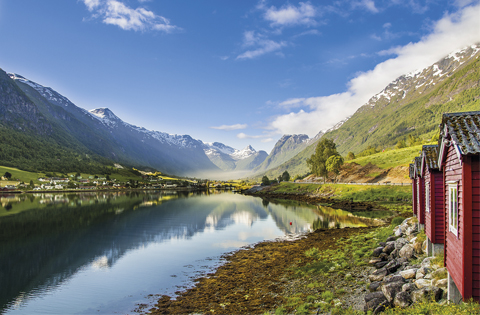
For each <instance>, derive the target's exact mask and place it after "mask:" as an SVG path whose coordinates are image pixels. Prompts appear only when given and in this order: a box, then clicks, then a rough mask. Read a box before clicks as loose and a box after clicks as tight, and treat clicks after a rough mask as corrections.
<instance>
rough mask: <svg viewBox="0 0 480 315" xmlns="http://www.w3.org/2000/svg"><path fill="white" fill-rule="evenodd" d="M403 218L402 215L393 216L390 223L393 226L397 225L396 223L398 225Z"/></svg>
mask: <svg viewBox="0 0 480 315" xmlns="http://www.w3.org/2000/svg"><path fill="white" fill-rule="evenodd" d="M403 220H405V218H403V217H395V218H393V220H392V223H391V225H392V226H393V227H395V226H397V225H400V224H402V222H403Z"/></svg>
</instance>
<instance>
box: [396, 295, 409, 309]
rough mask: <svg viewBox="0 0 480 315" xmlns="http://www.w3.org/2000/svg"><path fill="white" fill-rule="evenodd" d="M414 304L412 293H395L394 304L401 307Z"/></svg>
mask: <svg viewBox="0 0 480 315" xmlns="http://www.w3.org/2000/svg"><path fill="white" fill-rule="evenodd" d="M410 304H412V298H411V297H410V293H409V292H407V291H402V292H399V293H397V295H395V298H394V299H393V305H395V306H397V307H401V308H405V307H408V306H410Z"/></svg>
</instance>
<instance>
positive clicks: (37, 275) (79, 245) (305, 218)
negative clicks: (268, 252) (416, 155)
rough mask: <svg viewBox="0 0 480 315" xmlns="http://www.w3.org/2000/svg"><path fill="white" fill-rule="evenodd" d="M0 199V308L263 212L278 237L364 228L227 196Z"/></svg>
mask: <svg viewBox="0 0 480 315" xmlns="http://www.w3.org/2000/svg"><path fill="white" fill-rule="evenodd" d="M1 202H2V206H3V205H4V204H5V205H10V207H9V209H8V210H7V209H6V208H5V207H4V208H3V209H2V210H1V211H0V283H1V284H2V285H1V286H0V305H1V310H5V309H6V307H13V305H14V304H15V303H16V304H18V303H21V302H22V301H23V300H24V299H28V296H29V295H30V294H31V292H38V291H42V290H48V288H51V287H57V286H59V285H61V284H62V282H64V281H65V280H67V279H68V278H69V277H71V276H72V275H73V274H75V273H76V272H77V271H79V270H80V269H81V268H85V267H86V266H90V267H91V268H95V269H106V268H110V267H111V266H113V265H114V264H115V263H116V262H117V261H118V260H119V259H120V258H121V257H122V256H123V255H125V254H126V253H127V252H128V251H131V250H134V249H137V248H142V247H145V246H147V245H148V244H150V243H159V242H166V241H169V240H172V239H188V238H191V237H192V236H193V235H195V234H196V233H202V232H205V231H209V230H219V229H225V228H227V227H228V226H229V225H232V224H242V225H245V226H246V227H251V226H252V225H253V224H255V222H256V221H258V220H263V219H266V218H267V217H268V216H269V215H270V216H271V217H272V218H273V219H274V221H275V224H276V225H277V227H278V228H279V229H280V230H282V231H284V232H285V233H301V232H306V231H309V230H311V229H312V228H319V227H332V224H333V226H338V225H340V226H342V227H343V226H364V225H366V224H368V222H367V221H368V220H367V219H362V218H357V217H354V216H352V215H351V214H349V213H348V212H345V211H343V212H339V211H341V210H333V209H331V208H325V207H317V206H305V205H302V206H299V205H298V204H296V203H288V202H287V203H282V202H268V201H267V202H265V201H264V200H262V199H260V198H254V197H246V196H243V195H236V194H231V193H224V194H213V195H209V196H207V195H206V194H205V193H187V192H178V193H176V192H175V193H173V192H168V194H166V193H163V192H162V193H149V194H146V193H140V192H123V193H82V194H38V195H28V196H24V195H22V196H14V197H9V198H7V197H2V200H1ZM332 220H334V222H337V223H331V222H332ZM246 239H247V235H245V234H240V235H239V239H238V240H236V241H235V240H230V241H226V240H223V241H222V240H219V243H218V246H221V247H225V248H228V247H232V246H233V247H240V246H243V245H246V244H245V240H246ZM0 312H1V311H0Z"/></svg>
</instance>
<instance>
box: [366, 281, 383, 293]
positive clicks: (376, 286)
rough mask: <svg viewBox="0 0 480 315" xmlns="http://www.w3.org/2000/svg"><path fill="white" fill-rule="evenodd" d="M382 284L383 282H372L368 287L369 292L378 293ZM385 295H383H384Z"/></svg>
mask: <svg viewBox="0 0 480 315" xmlns="http://www.w3.org/2000/svg"><path fill="white" fill-rule="evenodd" d="M381 284H382V282H381V281H375V282H372V283H370V285H369V286H368V290H369V291H370V292H375V291H378V289H379V288H380V285H381ZM382 294H383V293H382Z"/></svg>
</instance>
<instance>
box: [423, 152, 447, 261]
mask: <svg viewBox="0 0 480 315" xmlns="http://www.w3.org/2000/svg"><path fill="white" fill-rule="evenodd" d="M421 159H422V166H421V173H420V174H421V176H422V178H423V180H424V184H425V185H424V187H425V234H426V235H427V253H428V256H436V255H438V254H443V250H444V247H443V243H444V239H445V224H444V222H445V219H444V210H443V202H444V196H443V173H442V172H441V171H440V170H439V168H438V145H424V146H423V147H422V156H421Z"/></svg>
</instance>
